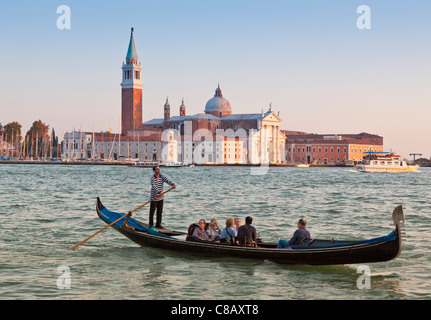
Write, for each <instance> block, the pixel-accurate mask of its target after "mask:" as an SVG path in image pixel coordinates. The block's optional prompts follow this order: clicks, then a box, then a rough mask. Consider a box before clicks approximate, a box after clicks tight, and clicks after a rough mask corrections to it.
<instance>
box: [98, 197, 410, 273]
mask: <svg viewBox="0 0 431 320" xmlns="http://www.w3.org/2000/svg"><path fill="white" fill-rule="evenodd" d="M96 211H97V214H98V215H99V217H100V219H102V220H103V221H104V222H105V223H107V224H110V223H112V222H114V221H116V220H118V219H120V218H121V217H122V216H124V215H125V214H124V213H117V212H113V211H110V210H109V209H107V208H106V207H105V206H104V205H103V204H102V202H101V201H100V199H99V198H97V204H96ZM392 219H393V222H394V225H395V229H394V230H393V231H392V232H391V233H389V234H388V235H386V236H383V237H379V238H373V239H369V240H362V241H338V240H332V239H331V240H319V239H312V240H311V241H308V242H306V243H305V242H304V243H303V244H300V245H297V246H291V247H289V248H282V249H279V248H277V243H264V242H260V243H258V244H257V246H255V247H252V246H243V245H232V244H225V243H221V242H213V241H201V240H195V239H194V238H192V237H191V236H190V234H189V233H188V232H178V231H174V230H168V229H155V228H150V227H149V226H148V225H147V224H145V223H142V222H140V221H138V220H136V219H133V218H130V219H129V221H128V225H130V226H133V227H134V228H135V230H132V229H130V228H127V227H124V226H123V222H124V218H123V219H121V220H119V221H117V222H116V223H115V224H113V225H112V227H113V228H114V229H115V230H117V231H118V232H120V233H121V234H123V235H124V236H126V237H127V238H129V239H130V240H132V241H133V242H135V243H137V244H139V245H141V246H144V247H153V248H160V249H168V250H172V251H176V252H184V253H187V254H196V255H204V256H213V257H235V258H251V259H260V260H271V261H274V262H277V263H283V264H309V265H333V264H355V263H372V262H382V261H388V260H391V259H395V258H396V257H398V255H399V254H400V252H401V247H402V240H401V228H402V226H403V224H404V214H403V210H402V206H398V207H397V208H395V210H394V211H393V213H392ZM189 229H190V228H189Z"/></svg>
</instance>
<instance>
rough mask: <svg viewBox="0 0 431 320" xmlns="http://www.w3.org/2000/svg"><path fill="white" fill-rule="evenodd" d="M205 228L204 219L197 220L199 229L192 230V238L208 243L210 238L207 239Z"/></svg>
mask: <svg viewBox="0 0 431 320" xmlns="http://www.w3.org/2000/svg"><path fill="white" fill-rule="evenodd" d="M205 226H206V223H205V220H204V219H201V220H199V227H198V228H195V229H194V230H193V234H192V237H193V238H195V239H197V240H207V241H209V240H210V238H209V237H208V234H207V233H206V231H205Z"/></svg>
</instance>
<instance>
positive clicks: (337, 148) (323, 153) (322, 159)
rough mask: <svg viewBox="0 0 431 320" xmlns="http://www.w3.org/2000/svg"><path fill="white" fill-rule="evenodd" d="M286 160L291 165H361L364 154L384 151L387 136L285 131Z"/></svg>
mask: <svg viewBox="0 0 431 320" xmlns="http://www.w3.org/2000/svg"><path fill="white" fill-rule="evenodd" d="M284 133H285V135H286V154H285V157H286V162H287V163H290V164H300V163H308V164H323V165H343V164H352V165H353V164H357V163H358V162H360V161H362V159H363V156H364V153H365V152H369V151H373V152H382V151H383V137H381V136H378V135H373V134H369V133H365V132H363V133H360V134H326V135H325V134H308V133H305V132H294V131H284Z"/></svg>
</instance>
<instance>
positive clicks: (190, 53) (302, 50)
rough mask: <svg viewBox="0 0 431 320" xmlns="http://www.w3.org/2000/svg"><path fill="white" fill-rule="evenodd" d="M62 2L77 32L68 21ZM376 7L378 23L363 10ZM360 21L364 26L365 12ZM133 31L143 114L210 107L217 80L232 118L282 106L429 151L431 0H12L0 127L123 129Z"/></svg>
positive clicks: (301, 126)
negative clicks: (124, 76) (125, 70)
mask: <svg viewBox="0 0 431 320" xmlns="http://www.w3.org/2000/svg"><path fill="white" fill-rule="evenodd" d="M60 5H67V6H68V7H69V8H70V21H71V25H70V29H59V28H58V27H57V20H58V18H59V17H60V16H61V13H62V12H61V13H57V8H58V6H60ZM361 5H367V6H368V7H369V8H370V15H369V20H368V21H370V27H371V29H359V28H358V26H357V21H358V19H361V17H363V12H362V11H360V13H358V12H357V9H358V7H359V6H361ZM361 21H362V20H361ZM131 27H133V28H134V38H135V44H136V49H137V52H138V56H139V61H140V63H141V64H142V77H143V85H144V87H143V117H144V119H143V120H144V122H145V121H148V120H151V119H153V118H162V117H163V106H164V103H165V100H166V97H167V96H168V97H169V102H170V105H171V116H175V115H178V113H179V107H180V105H181V100H182V99H183V98H184V101H185V105H186V113H187V114H196V113H201V112H203V111H204V109H205V104H206V102H207V101H208V100H209V99H210V98H212V97H213V96H214V92H215V89H216V88H217V85H218V84H220V87H221V89H222V92H223V95H224V97H225V98H226V99H227V100H229V101H230V103H231V105H232V112H233V113H260V112H261V111H262V110H265V111H266V110H268V108H269V105H270V103H272V107H273V110H274V111H276V112H278V111H279V112H280V117H281V118H282V120H283V121H282V123H281V129H284V130H296V131H304V132H309V133H321V134H343V133H345V134H352V133H360V132H368V133H373V134H378V135H380V136H383V138H384V149H385V150H386V151H391V150H392V151H395V152H397V153H399V154H401V155H402V156H403V157H405V158H409V159H411V158H412V157H411V156H409V154H411V153H421V154H422V155H423V156H424V157H427V158H430V157H431V143H430V138H431V125H430V120H431V108H430V106H431V90H430V89H429V88H430V85H431V78H430V75H431V63H430V59H431V41H430V35H431V1H429V0H422V1H419V0H412V1H408V2H407V1H397V0H390V1H389V0H378V1H377V0H361V1H353V0H337V1H335V0H301V1H300V0H298V1H290V0H218V1H208V0H182V1H179V0H163V1H153V0H151V1H149V0H140V1H127V0H126V1H115V2H114V1H96V0H93V1H77V0H62V1H51V0H44V1H29V0H26V1H9V2H6V3H2V6H1V11H0V39H1V46H0V70H1V72H0V123H1V124H2V125H6V124H7V123H10V122H12V121H17V122H19V123H20V124H21V125H22V131H23V133H24V134H25V132H27V130H28V129H29V128H30V127H31V125H32V123H33V122H34V121H36V120H42V121H43V122H44V123H46V124H48V125H49V126H50V128H54V129H55V131H56V133H57V134H58V135H60V136H62V135H63V134H64V133H65V132H67V131H71V130H73V129H76V130H80V129H82V130H84V131H89V132H92V131H93V130H94V131H96V132H99V131H102V130H103V131H106V130H109V129H110V128H111V130H112V132H118V131H119V127H120V117H121V87H120V83H121V66H122V63H123V62H124V60H125V56H126V53H127V48H128V43H129V39H130V28H131Z"/></svg>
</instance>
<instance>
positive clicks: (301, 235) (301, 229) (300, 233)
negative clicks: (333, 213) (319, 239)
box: [277, 219, 312, 249]
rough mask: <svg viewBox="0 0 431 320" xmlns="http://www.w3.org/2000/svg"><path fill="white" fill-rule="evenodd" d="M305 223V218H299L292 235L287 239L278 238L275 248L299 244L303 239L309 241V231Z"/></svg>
mask: <svg viewBox="0 0 431 320" xmlns="http://www.w3.org/2000/svg"><path fill="white" fill-rule="evenodd" d="M306 224H307V221H306V220H305V219H299V220H298V229H297V230H296V231H295V233H294V234H293V237H292V238H291V239H290V240H289V241H286V240H280V241H279V242H278V245H277V248H278V249H281V248H289V247H291V246H296V245H300V244H301V243H302V242H305V241H307V242H310V241H311V240H312V239H311V236H310V232H308V230H307V229H306V228H305V226H306ZM308 240H310V241H308Z"/></svg>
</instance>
